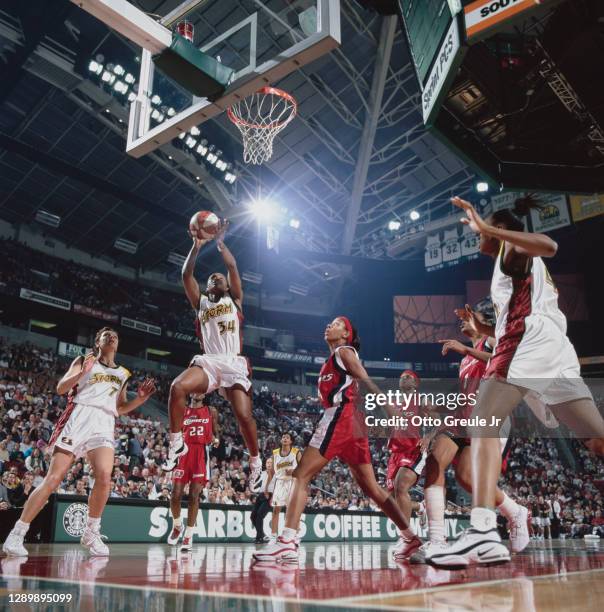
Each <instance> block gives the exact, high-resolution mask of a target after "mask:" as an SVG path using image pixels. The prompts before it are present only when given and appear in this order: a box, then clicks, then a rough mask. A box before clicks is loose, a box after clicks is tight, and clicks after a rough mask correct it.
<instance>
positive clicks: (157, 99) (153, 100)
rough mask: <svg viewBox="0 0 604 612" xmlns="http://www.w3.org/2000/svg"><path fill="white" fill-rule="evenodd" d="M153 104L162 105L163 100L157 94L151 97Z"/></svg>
mask: <svg viewBox="0 0 604 612" xmlns="http://www.w3.org/2000/svg"><path fill="white" fill-rule="evenodd" d="M151 103H152V104H161V98H160V97H159V96H158V95H157V94H154V95H153V96H152V97H151Z"/></svg>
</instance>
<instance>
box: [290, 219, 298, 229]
mask: <svg viewBox="0 0 604 612" xmlns="http://www.w3.org/2000/svg"><path fill="white" fill-rule="evenodd" d="M289 226H290V227H291V228H293V229H300V219H290V220H289Z"/></svg>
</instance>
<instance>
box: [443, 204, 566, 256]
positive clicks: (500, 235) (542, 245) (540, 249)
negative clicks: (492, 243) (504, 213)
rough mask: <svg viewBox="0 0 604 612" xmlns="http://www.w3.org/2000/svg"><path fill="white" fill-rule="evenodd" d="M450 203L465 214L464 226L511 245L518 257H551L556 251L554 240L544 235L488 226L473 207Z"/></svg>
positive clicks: (556, 246)
mask: <svg viewBox="0 0 604 612" xmlns="http://www.w3.org/2000/svg"><path fill="white" fill-rule="evenodd" d="M451 202H453V204H454V205H455V206H457V207H458V208H461V209H462V210H463V211H464V212H465V213H466V216H467V217H466V218H465V219H462V221H461V222H462V223H463V224H464V225H468V226H469V227H470V229H472V230H473V231H475V232H476V233H478V234H484V235H486V236H490V237H492V238H496V239H497V240H502V241H505V242H507V243H508V244H510V245H512V247H513V250H514V252H515V253H517V254H518V255H524V256H525V257H553V256H554V255H555V254H556V251H557V250H558V245H557V244H556V242H555V241H554V240H552V239H551V238H550V237H549V236H546V235H545V234H532V233H530V232H522V231H516V230H510V229H505V228H503V227H498V226H496V225H489V224H488V223H487V222H486V221H485V220H484V219H483V218H482V217H481V216H480V215H479V214H478V213H477V212H476V209H475V208H474V206H472V204H470V202H467V201H466V200H462V199H461V198H458V197H455V198H451Z"/></svg>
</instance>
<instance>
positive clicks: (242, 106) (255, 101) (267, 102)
mask: <svg viewBox="0 0 604 612" xmlns="http://www.w3.org/2000/svg"><path fill="white" fill-rule="evenodd" d="M297 108H298V103H297V102H296V100H295V98H294V97H293V96H291V95H290V94H288V93H287V92H286V91H282V90H281V89H276V88H275V87H263V88H262V89H260V90H259V91H257V92H256V93H255V94H252V95H251V96H248V97H247V98H244V99H243V100H240V101H239V102H236V103H235V104H233V106H231V107H230V108H229V109H228V110H227V115H228V117H229V119H230V120H231V121H232V122H233V123H234V124H235V125H236V126H237V127H238V128H239V131H240V132H241V136H242V137H243V161H244V162H245V163H246V164H263V163H264V162H265V161H268V160H269V159H270V158H271V156H272V155H273V140H274V138H275V136H276V135H277V134H278V133H279V132H280V131H281V130H282V129H283V128H284V127H285V126H286V125H287V124H288V123H289V122H290V121H291V120H292V119H293V118H294V117H295V116H296V110H297Z"/></svg>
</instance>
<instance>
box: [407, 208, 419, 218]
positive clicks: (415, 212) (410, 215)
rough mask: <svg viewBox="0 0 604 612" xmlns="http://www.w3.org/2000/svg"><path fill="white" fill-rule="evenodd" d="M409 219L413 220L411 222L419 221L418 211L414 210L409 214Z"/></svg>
mask: <svg viewBox="0 0 604 612" xmlns="http://www.w3.org/2000/svg"><path fill="white" fill-rule="evenodd" d="M409 218H410V219H411V221H417V220H418V219H419V213H418V212H417V210H412V211H411V212H410V213H409Z"/></svg>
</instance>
